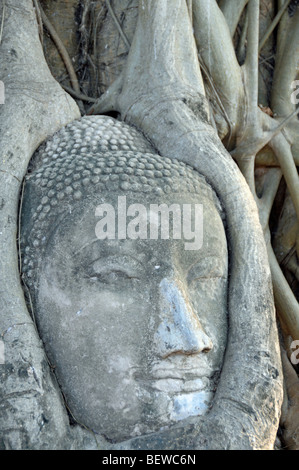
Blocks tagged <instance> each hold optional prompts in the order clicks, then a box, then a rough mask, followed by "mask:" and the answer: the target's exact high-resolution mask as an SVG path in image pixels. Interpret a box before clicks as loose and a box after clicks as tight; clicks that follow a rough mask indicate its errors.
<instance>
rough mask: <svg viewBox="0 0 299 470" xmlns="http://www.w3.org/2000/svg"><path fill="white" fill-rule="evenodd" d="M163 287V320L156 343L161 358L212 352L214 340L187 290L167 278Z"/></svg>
mask: <svg viewBox="0 0 299 470" xmlns="http://www.w3.org/2000/svg"><path fill="white" fill-rule="evenodd" d="M159 288H160V315H161V320H162V321H161V323H160V325H159V327H158V329H157V332H156V334H155V343H156V345H157V348H158V353H159V354H160V355H161V357H163V358H165V357H167V356H169V355H171V354H174V353H182V354H186V355H189V354H196V353H200V352H207V351H210V350H211V349H212V347H213V344H212V341H211V339H210V338H209V336H208V335H207V334H206V333H205V332H204V331H203V329H202V326H201V324H200V322H199V319H198V317H197V315H196V314H195V312H194V311H193V309H192V307H191V305H190V304H189V302H188V300H187V296H186V294H184V292H183V289H182V288H180V287H179V285H178V284H177V282H175V281H174V280H169V279H167V278H164V279H162V281H161V282H160V285H159Z"/></svg>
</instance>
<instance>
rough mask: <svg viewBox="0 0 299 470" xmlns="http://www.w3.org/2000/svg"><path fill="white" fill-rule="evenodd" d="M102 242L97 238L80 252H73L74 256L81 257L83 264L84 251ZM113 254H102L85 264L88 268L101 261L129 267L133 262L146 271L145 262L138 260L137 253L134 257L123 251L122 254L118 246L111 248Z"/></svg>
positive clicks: (85, 245) (82, 247)
mask: <svg viewBox="0 0 299 470" xmlns="http://www.w3.org/2000/svg"><path fill="white" fill-rule="evenodd" d="M101 241H102V240H99V239H98V238H95V239H93V240H91V241H89V242H88V243H85V244H84V245H83V246H81V248H79V249H78V250H76V251H74V252H73V255H74V256H76V255H77V256H78V255H81V264H83V263H82V253H83V252H84V250H86V249H88V248H90V247H91V246H92V245H93V244H94V243H95V242H97V243H99V242H101ZM111 252H112V253H108V254H105V253H102V254H100V253H99V255H96V256H94V257H92V259H91V260H88V261H87V263H86V264H85V263H84V264H85V265H86V266H88V265H90V264H92V263H95V262H96V261H98V260H101V262H102V263H103V264H104V263H105V264H108V263H111V264H112V263H115V264H116V263H118V264H119V263H122V264H123V265H129V264H131V265H132V262H133V263H134V264H135V266H136V268H138V269H140V268H141V269H144V262H142V260H140V259H138V256H137V253H136V254H135V255H134V256H132V255H131V254H128V253H126V252H125V251H122V252H121V253H120V252H119V246H118V245H116V246H115V247H111Z"/></svg>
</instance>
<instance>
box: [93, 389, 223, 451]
mask: <svg viewBox="0 0 299 470" xmlns="http://www.w3.org/2000/svg"><path fill="white" fill-rule="evenodd" d="M159 385H161V384H158V386H159ZM156 386H157V384H155V385H154V387H156ZM163 386H165V384H163ZM193 386H194V387H195V384H193ZM213 396H214V393H213V392H211V391H210V390H209V389H201V390H196V391H195V390H194V391H185V392H181V393H166V392H165V391H158V390H156V389H155V390H153V389H152V390H151V391H150V392H149V391H148V390H144V389H143V390H141V389H140V396H139V399H140V401H139V404H140V408H139V412H138V419H137V420H136V421H135V423H132V422H131V421H130V418H129V416H128V418H129V419H128V420H126V419H125V418H124V416H123V418H124V419H122V420H121V421H122V422H121V424H120V422H119V425H118V426H117V429H116V428H115V426H113V423H111V427H110V429H109V430H108V429H106V430H105V431H104V432H103V431H102V432H100V434H102V435H104V436H105V437H106V438H108V439H109V440H110V441H112V442H114V443H118V442H123V441H126V440H129V439H131V438H134V437H138V436H144V435H147V434H151V433H155V432H159V431H163V430H165V429H169V428H170V427H171V426H173V425H175V424H179V423H180V422H181V421H182V420H184V419H186V418H188V417H195V416H203V415H205V414H206V413H207V412H208V411H209V409H210V406H211V403H212V400H213Z"/></svg>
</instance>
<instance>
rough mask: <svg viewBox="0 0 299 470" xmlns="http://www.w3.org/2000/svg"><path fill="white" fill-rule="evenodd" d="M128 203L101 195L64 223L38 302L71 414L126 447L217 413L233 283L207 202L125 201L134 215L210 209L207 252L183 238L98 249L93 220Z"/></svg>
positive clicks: (47, 260)
mask: <svg viewBox="0 0 299 470" xmlns="http://www.w3.org/2000/svg"><path fill="white" fill-rule="evenodd" d="M119 195H121V194H120V193H118V194H117V193H116V192H111V193H107V194H106V195H105V198H104V197H102V196H97V195H94V196H93V197H92V198H89V199H88V200H85V201H84V202H82V201H81V202H80V204H78V203H77V204H75V206H74V209H73V210H72V211H71V213H69V214H68V215H67V216H66V217H64V218H63V219H62V220H61V222H60V223H59V225H58V228H57V229H56V230H54V232H53V235H52V236H51V238H50V240H49V242H48V245H47V247H46V250H45V256H44V261H43V264H42V269H41V271H40V274H39V291H38V296H37V299H36V317H37V320H38V325H39V329H40V333H41V337H42V339H43V341H44V344H45V347H46V350H47V353H48V355H49V359H50V361H51V363H52V364H53V365H54V366H55V372H56V375H57V377H58V381H59V383H60V385H61V388H62V390H63V393H64V396H65V398H66V402H67V404H68V406H69V408H70V410H71V413H72V414H73V415H74V417H75V418H76V420H77V421H78V422H79V423H81V424H84V425H85V426H87V427H88V428H90V429H92V430H94V431H96V432H99V433H101V434H104V435H105V436H106V437H107V438H109V439H112V440H115V441H117V442H118V441H122V440H125V439H127V438H129V437H132V436H136V435H139V434H146V433H149V432H153V431H157V430H159V429H161V428H163V427H165V426H169V425H171V424H173V423H176V422H178V421H180V420H181V419H184V418H185V417H188V416H195V415H201V414H204V413H205V412H206V411H207V410H208V409H209V406H210V405H211V402H212V398H213V392H214V390H215V386H216V385H217V377H218V375H219V374H218V373H219V372H220V370H221V367H222V362H223V354H224V350H225V346H226V339H227V308H226V304H227V271H228V254H227V242H226V236H225V231H224V227H223V223H222V220H221V218H220V216H219V213H218V211H217V210H216V208H215V204H214V202H213V200H212V198H209V197H208V196H207V194H206V193H205V192H203V194H198V195H194V194H183V195H180V194H168V195H165V194H164V195H163V196H157V195H156V196H153V195H151V194H142V193H136V192H135V193H129V194H127V204H128V205H129V204H133V203H137V202H138V203H142V204H143V205H145V206H146V207H149V204H151V203H156V204H161V203H165V204H168V205H170V204H173V203H178V204H180V206H181V207H183V204H191V205H193V206H194V204H202V205H203V245H202V247H201V249H199V250H186V249H185V248H186V245H185V240H184V238H183V237H182V238H181V239H173V237H172V236H170V239H168V240H167V239H166V240H161V239H158V240H151V239H149V238H148V239H143V240H141V239H137V240H132V239H129V238H127V239H123V240H118V239H115V240H99V239H97V237H96V236H95V227H96V223H97V221H98V220H99V219H98V218H97V217H96V216H95V209H96V207H97V206H98V205H99V204H102V203H109V204H111V205H112V206H114V207H117V198H118V196H119ZM193 223H194V220H193ZM170 235H172V233H171V231H170Z"/></svg>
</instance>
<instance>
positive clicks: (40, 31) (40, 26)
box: [33, 0, 44, 44]
mask: <svg viewBox="0 0 299 470" xmlns="http://www.w3.org/2000/svg"><path fill="white" fill-rule="evenodd" d="M33 5H34V9H35V13H36V19H37V24H38V34H39V39H40V42H41V44H43V42H44V41H43V20H42V17H41V12H40V6H39V4H38V0H33Z"/></svg>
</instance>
